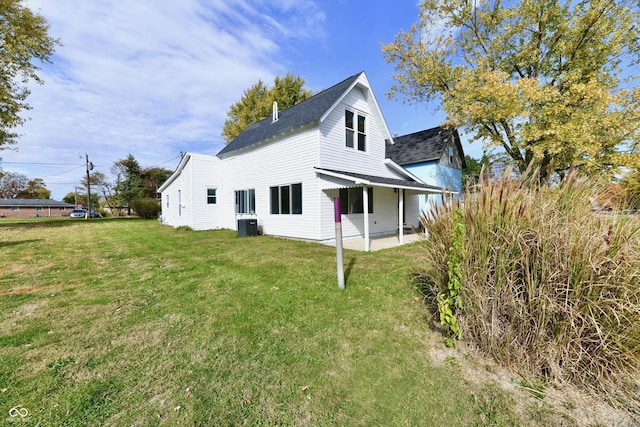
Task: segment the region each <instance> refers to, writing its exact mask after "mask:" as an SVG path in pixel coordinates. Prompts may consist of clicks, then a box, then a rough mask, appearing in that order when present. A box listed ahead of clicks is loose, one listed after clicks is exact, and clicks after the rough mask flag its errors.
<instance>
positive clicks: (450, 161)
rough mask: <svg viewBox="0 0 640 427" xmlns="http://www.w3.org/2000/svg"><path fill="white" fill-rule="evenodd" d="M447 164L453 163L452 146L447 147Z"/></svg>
mask: <svg viewBox="0 0 640 427" xmlns="http://www.w3.org/2000/svg"><path fill="white" fill-rule="evenodd" d="M449 164H450V165H452V164H453V147H449Z"/></svg>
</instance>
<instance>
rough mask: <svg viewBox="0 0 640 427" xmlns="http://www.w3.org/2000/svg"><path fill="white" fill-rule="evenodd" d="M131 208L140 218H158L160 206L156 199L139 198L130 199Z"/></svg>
mask: <svg viewBox="0 0 640 427" xmlns="http://www.w3.org/2000/svg"><path fill="white" fill-rule="evenodd" d="M131 209H133V211H134V212H135V213H136V214H137V215H138V216H139V217H140V218H142V219H155V218H158V215H160V212H161V211H162V207H161V206H160V203H158V201H157V200H156V199H151V198H140V199H133V200H132V201H131Z"/></svg>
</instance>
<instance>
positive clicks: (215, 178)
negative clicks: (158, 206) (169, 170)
mask: <svg viewBox="0 0 640 427" xmlns="http://www.w3.org/2000/svg"><path fill="white" fill-rule="evenodd" d="M189 156H190V158H189V159H188V161H187V163H186V165H185V166H184V168H183V169H182V171H179V172H176V173H177V174H178V175H177V176H172V177H171V178H170V179H173V182H171V184H169V186H168V187H167V188H166V189H164V191H162V193H161V198H162V218H163V222H164V223H165V224H168V225H171V226H173V227H179V226H182V225H186V226H189V227H191V228H193V229H194V230H209V229H214V228H220V227H221V216H220V209H219V205H207V204H206V200H207V198H206V195H207V193H206V188H207V187H209V186H210V187H212V188H218V189H219V190H218V191H220V189H221V187H222V173H221V172H222V169H221V164H220V159H218V158H217V157H215V156H207V155H202V154H191V153H190V154H189ZM167 196H168V197H169V206H168V207H167Z"/></svg>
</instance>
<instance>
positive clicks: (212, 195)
mask: <svg viewBox="0 0 640 427" xmlns="http://www.w3.org/2000/svg"><path fill="white" fill-rule="evenodd" d="M217 201H218V197H217V196H216V189H215V188H207V204H208V205H215V204H216V203H217Z"/></svg>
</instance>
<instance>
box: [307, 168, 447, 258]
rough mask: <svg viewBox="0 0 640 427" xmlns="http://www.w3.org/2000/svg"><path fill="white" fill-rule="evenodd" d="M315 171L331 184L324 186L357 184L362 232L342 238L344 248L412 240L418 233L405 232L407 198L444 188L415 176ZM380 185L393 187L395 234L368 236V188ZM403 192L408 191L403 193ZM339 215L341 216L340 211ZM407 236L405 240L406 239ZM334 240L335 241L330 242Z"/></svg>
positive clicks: (370, 247) (369, 247)
mask: <svg viewBox="0 0 640 427" xmlns="http://www.w3.org/2000/svg"><path fill="white" fill-rule="evenodd" d="M316 171H317V172H318V173H319V174H320V175H323V176H324V178H325V179H327V178H328V180H329V182H331V184H332V185H331V186H330V187H327V188H325V191H326V190H334V191H335V190H336V189H344V188H349V189H354V188H358V189H359V188H361V189H362V190H361V191H362V195H361V199H362V200H361V205H360V204H359V206H361V209H362V210H361V214H362V215H361V217H362V219H361V221H362V224H361V225H362V228H361V230H362V233H361V236H362V237H361V238H355V239H354V238H348V239H344V243H343V244H344V248H345V249H354V250H363V251H365V252H368V251H371V250H378V249H382V248H385V247H392V246H398V245H402V244H404V243H408V241H416V240H418V238H419V235H418V234H416V233H412V234H406V233H405V212H406V210H405V209H406V203H407V200H406V199H407V198H410V197H417V195H418V194H442V193H443V192H445V191H446V190H443V189H440V188H437V187H434V186H431V185H428V184H425V183H424V182H421V181H415V180H403V179H397V178H385V177H378V176H372V175H364V174H358V173H354V172H344V171H336V170H329V169H320V168H316ZM376 187H379V188H384V189H386V190H388V191H390V189H392V190H393V192H394V193H395V194H397V208H396V209H394V210H395V214H394V215H396V219H395V230H396V231H397V234H395V235H393V234H392V233H387V234H386V235H383V236H380V235H377V236H374V237H375V238H372V236H371V224H370V221H371V220H370V215H369V214H370V213H371V212H370V209H371V208H370V204H369V189H370V188H376ZM405 192H406V193H407V194H408V195H409V196H408V197H407V196H405ZM342 215H343V217H344V216H345V214H344V212H342ZM407 240H408V241H407ZM333 244H335V242H334V243H333Z"/></svg>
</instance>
